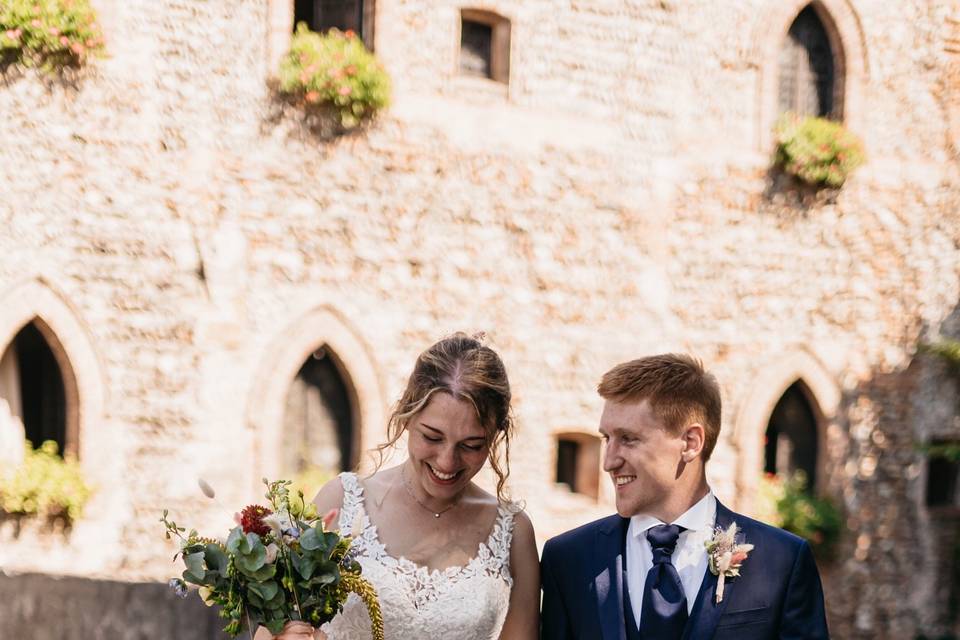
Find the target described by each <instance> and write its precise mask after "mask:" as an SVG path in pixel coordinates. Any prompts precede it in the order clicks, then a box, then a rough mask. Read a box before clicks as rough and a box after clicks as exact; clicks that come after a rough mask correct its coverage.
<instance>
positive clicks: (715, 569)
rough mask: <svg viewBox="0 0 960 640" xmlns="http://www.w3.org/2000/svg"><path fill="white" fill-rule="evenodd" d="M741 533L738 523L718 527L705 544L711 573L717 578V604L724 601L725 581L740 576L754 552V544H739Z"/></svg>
mask: <svg viewBox="0 0 960 640" xmlns="http://www.w3.org/2000/svg"><path fill="white" fill-rule="evenodd" d="M739 531H740V530H739V528H738V527H737V523H736V522H732V523H730V526H729V527H728V528H727V529H723V528H722V527H717V529H716V531H714V533H713V537H712V538H710V539H709V540H707V542H706V543H705V544H706V547H707V558H708V560H709V562H710V572H711V573H712V574H713V575H715V576H717V600H716V601H717V604H720V601H721V600H723V583H724V580H725V579H726V578H735V577H737V576H739V575H740V566H741V565H742V564H743V561H744V560H746V559H747V556H748V555H749V554H750V552H751V551H752V550H753V545H752V544H743V543H738V542H737V534H738V533H739Z"/></svg>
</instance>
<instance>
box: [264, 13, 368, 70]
mask: <svg viewBox="0 0 960 640" xmlns="http://www.w3.org/2000/svg"><path fill="white" fill-rule="evenodd" d="M360 1H361V2H363V33H361V34H360V36H361V37H362V38H363V43H364V44H365V45H366V47H367V48H368V49H370V50H371V51H373V50H374V49H375V36H376V31H377V29H376V16H377V10H376V9H377V7H376V4H377V2H376V0H360ZM293 16H294V0H269V3H268V5H267V65H268V66H267V69H268V72H269V74H270V75H275V74H276V73H277V70H278V69H279V67H280V59H281V58H283V55H284V54H285V53H286V52H287V51H288V50H289V49H290V39H291V38H292V37H293V29H294V27H295V25H294V24H293Z"/></svg>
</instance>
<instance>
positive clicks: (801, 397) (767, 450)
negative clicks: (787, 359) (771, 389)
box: [763, 382, 817, 491]
mask: <svg viewBox="0 0 960 640" xmlns="http://www.w3.org/2000/svg"><path fill="white" fill-rule="evenodd" d="M763 470H764V471H765V472H766V473H774V474H777V475H779V476H781V477H784V478H789V477H792V476H793V475H795V474H796V473H797V472H798V471H800V472H802V473H803V474H804V475H805V476H806V479H807V489H808V490H809V491H812V490H813V488H814V487H815V486H816V482H817V418H816V415H815V414H814V412H813V408H812V407H811V406H810V402H809V401H808V400H807V397H806V394H805V393H804V390H803V388H802V387H801V386H800V383H799V382H797V383H794V384H792V385H791V386H790V387H789V388H788V389H787V390H786V391H785V392H784V394H783V396H782V397H781V398H780V400H779V402H777V405H776V406H775V407H774V409H773V413H772V414H771V415H770V422H769V423H768V424H767V433H766V443H765V446H764V469H763Z"/></svg>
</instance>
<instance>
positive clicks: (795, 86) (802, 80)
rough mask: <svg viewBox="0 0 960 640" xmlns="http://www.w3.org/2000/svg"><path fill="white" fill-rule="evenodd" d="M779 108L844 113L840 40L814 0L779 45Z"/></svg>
mask: <svg viewBox="0 0 960 640" xmlns="http://www.w3.org/2000/svg"><path fill="white" fill-rule="evenodd" d="M778 109H779V112H780V113H785V112H788V111H789V112H793V113H796V114H798V115H802V116H819V117H824V118H831V119H834V120H840V119H842V117H843V55H842V51H841V50H840V43H839V41H837V40H836V38H835V36H833V35H832V32H831V31H830V30H829V29H828V24H827V23H825V22H824V20H823V19H822V18H821V15H820V13H819V11H818V9H817V7H815V6H814V5H813V4H810V5H807V6H806V7H805V8H804V9H803V10H802V11H801V12H800V13H799V14H798V15H797V17H796V19H795V20H794V21H793V23H792V24H791V25H790V29H789V31H788V32H787V35H786V37H785V38H784V39H783V43H782V45H781V48H780V60H779V86H778Z"/></svg>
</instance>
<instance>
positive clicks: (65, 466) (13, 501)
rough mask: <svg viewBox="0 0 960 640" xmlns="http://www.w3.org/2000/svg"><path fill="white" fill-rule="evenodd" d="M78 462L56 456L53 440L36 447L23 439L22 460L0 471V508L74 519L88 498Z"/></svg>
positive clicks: (7, 511) (88, 490)
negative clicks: (4, 471) (17, 464)
mask: <svg viewBox="0 0 960 640" xmlns="http://www.w3.org/2000/svg"><path fill="white" fill-rule="evenodd" d="M91 493H92V491H91V489H90V486H89V485H87V483H86V482H85V481H84V479H83V472H82V471H81V469H80V463H78V462H77V461H76V459H75V458H73V457H72V456H70V455H67V456H65V457H63V458H61V457H60V456H59V455H57V443H56V442H54V441H52V440H47V441H46V442H44V443H43V444H42V445H40V448H39V449H34V448H33V445H32V444H31V443H30V442H29V441H26V442H25V444H24V457H23V463H22V464H20V465H19V466H17V467H15V468H13V469H10V470H8V471H7V472H6V473H4V474H0V509H2V510H3V511H5V512H6V513H9V514H14V515H22V516H38V517H42V518H50V519H53V518H63V519H64V520H66V522H67V523H68V524H69V523H72V522H74V521H75V520H77V519H78V518H79V517H80V516H81V514H82V512H83V507H84V505H85V504H86V503H87V500H89V499H90V494H91Z"/></svg>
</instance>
